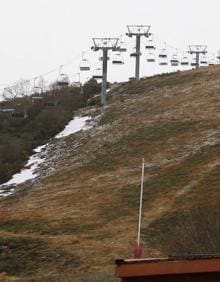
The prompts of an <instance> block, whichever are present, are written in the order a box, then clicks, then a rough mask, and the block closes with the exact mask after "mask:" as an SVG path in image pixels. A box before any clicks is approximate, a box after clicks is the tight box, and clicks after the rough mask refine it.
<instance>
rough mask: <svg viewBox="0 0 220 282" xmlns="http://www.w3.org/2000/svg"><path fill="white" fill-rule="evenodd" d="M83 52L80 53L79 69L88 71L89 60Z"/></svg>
mask: <svg viewBox="0 0 220 282" xmlns="http://www.w3.org/2000/svg"><path fill="white" fill-rule="evenodd" d="M84 55H85V52H83V54H82V60H81V62H80V65H79V69H80V71H90V64H89V61H88V60H87V59H86V58H85V56H84Z"/></svg>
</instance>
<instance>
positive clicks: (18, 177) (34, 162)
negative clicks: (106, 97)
mask: <svg viewBox="0 0 220 282" xmlns="http://www.w3.org/2000/svg"><path fill="white" fill-rule="evenodd" d="M90 120H91V118H90V117H88V116H87V117H74V118H73V119H72V120H71V121H70V122H69V123H68V124H67V125H66V127H65V128H64V130H63V131H61V132H60V133H59V134H57V135H56V136H55V138H56V139H59V138H63V137H66V136H69V135H71V134H73V133H76V132H78V131H80V130H86V129H89V128H90V126H89V125H87V122H88V121H90ZM48 146H49V144H45V145H43V146H39V147H37V148H35V149H34V153H35V154H33V155H32V156H31V157H30V158H29V160H28V162H27V163H26V165H25V167H24V168H23V169H22V170H21V171H20V172H19V173H16V174H14V175H13V176H12V178H11V179H10V180H9V181H8V182H6V183H3V184H1V185H0V198H1V197H6V196H8V195H11V194H13V192H14V188H13V187H14V186H16V185H19V184H22V183H24V182H26V181H28V180H32V179H35V178H36V177H37V176H38V172H37V169H38V168H39V166H40V164H42V163H43V162H44V160H45V155H46V154H42V152H43V151H46V150H47V148H48Z"/></svg>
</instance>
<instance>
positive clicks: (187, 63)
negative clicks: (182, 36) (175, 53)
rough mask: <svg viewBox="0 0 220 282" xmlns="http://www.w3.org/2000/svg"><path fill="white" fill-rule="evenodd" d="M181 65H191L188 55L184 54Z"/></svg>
mask: <svg viewBox="0 0 220 282" xmlns="http://www.w3.org/2000/svg"><path fill="white" fill-rule="evenodd" d="M180 64H181V66H188V65H189V58H188V56H183V57H182V59H181V62H180Z"/></svg>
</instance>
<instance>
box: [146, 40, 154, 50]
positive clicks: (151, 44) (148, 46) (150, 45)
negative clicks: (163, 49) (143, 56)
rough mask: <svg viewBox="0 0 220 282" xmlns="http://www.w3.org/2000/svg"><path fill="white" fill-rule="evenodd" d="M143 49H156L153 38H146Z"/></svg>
mask: <svg viewBox="0 0 220 282" xmlns="http://www.w3.org/2000/svg"><path fill="white" fill-rule="evenodd" d="M145 49H147V50H155V49H156V46H155V43H154V40H153V38H152V37H151V38H150V39H148V40H147V43H146V45H145Z"/></svg>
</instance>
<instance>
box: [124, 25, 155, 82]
mask: <svg viewBox="0 0 220 282" xmlns="http://www.w3.org/2000/svg"><path fill="white" fill-rule="evenodd" d="M127 28H128V33H126V35H127V36H128V37H133V36H135V37H136V51H135V60H136V61H135V79H136V80H139V79H140V56H141V50H140V49H141V37H142V36H144V37H149V36H150V35H151V34H150V32H149V31H150V28H151V26H150V25H127Z"/></svg>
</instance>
